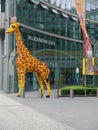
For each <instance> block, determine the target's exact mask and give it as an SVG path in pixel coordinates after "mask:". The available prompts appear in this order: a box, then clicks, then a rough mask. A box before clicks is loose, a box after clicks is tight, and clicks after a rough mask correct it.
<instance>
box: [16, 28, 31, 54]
mask: <svg viewBox="0 0 98 130" xmlns="http://www.w3.org/2000/svg"><path fill="white" fill-rule="evenodd" d="M16 41H17V42H16V46H17V54H18V55H23V54H25V52H26V53H28V54H29V55H31V54H30V52H29V50H28V49H27V48H26V46H25V45H24V43H23V40H22V37H21V34H20V31H19V30H17V31H16Z"/></svg>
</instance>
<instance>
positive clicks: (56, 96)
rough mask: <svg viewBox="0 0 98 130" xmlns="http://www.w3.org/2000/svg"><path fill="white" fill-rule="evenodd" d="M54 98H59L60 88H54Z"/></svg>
mask: <svg viewBox="0 0 98 130" xmlns="http://www.w3.org/2000/svg"><path fill="white" fill-rule="evenodd" d="M54 98H59V89H55V90H54Z"/></svg>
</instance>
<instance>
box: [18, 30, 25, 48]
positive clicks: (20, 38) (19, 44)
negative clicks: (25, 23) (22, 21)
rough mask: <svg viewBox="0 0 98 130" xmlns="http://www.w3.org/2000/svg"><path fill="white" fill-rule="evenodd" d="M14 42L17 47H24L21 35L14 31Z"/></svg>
mask: <svg viewBox="0 0 98 130" xmlns="http://www.w3.org/2000/svg"><path fill="white" fill-rule="evenodd" d="M16 41H17V43H16V45H17V47H19V46H21V45H24V43H23V40H22V37H21V33H20V32H19V30H17V31H16Z"/></svg>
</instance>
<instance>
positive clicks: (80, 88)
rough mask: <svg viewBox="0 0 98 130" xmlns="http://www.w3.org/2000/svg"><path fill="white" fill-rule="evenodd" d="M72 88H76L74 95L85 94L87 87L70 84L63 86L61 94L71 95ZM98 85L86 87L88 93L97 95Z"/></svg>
mask: <svg viewBox="0 0 98 130" xmlns="http://www.w3.org/2000/svg"><path fill="white" fill-rule="evenodd" d="M70 89H72V90H74V95H80V96H81V95H84V94H85V87H83V86H69V87H66V86H65V87H63V88H61V96H68V95H70ZM97 89H98V87H86V93H87V95H96V90H97Z"/></svg>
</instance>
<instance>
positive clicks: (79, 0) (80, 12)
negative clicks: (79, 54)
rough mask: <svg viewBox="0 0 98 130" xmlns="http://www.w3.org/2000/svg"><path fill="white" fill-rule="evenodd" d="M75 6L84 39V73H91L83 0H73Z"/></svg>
mask: <svg viewBox="0 0 98 130" xmlns="http://www.w3.org/2000/svg"><path fill="white" fill-rule="evenodd" d="M75 6H76V11H77V14H78V18H79V21H80V27H81V29H82V34H83V39H84V53H85V74H87V75H91V74H92V73H94V66H92V47H91V43H90V38H89V36H88V33H87V30H86V24H85V0H75Z"/></svg>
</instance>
